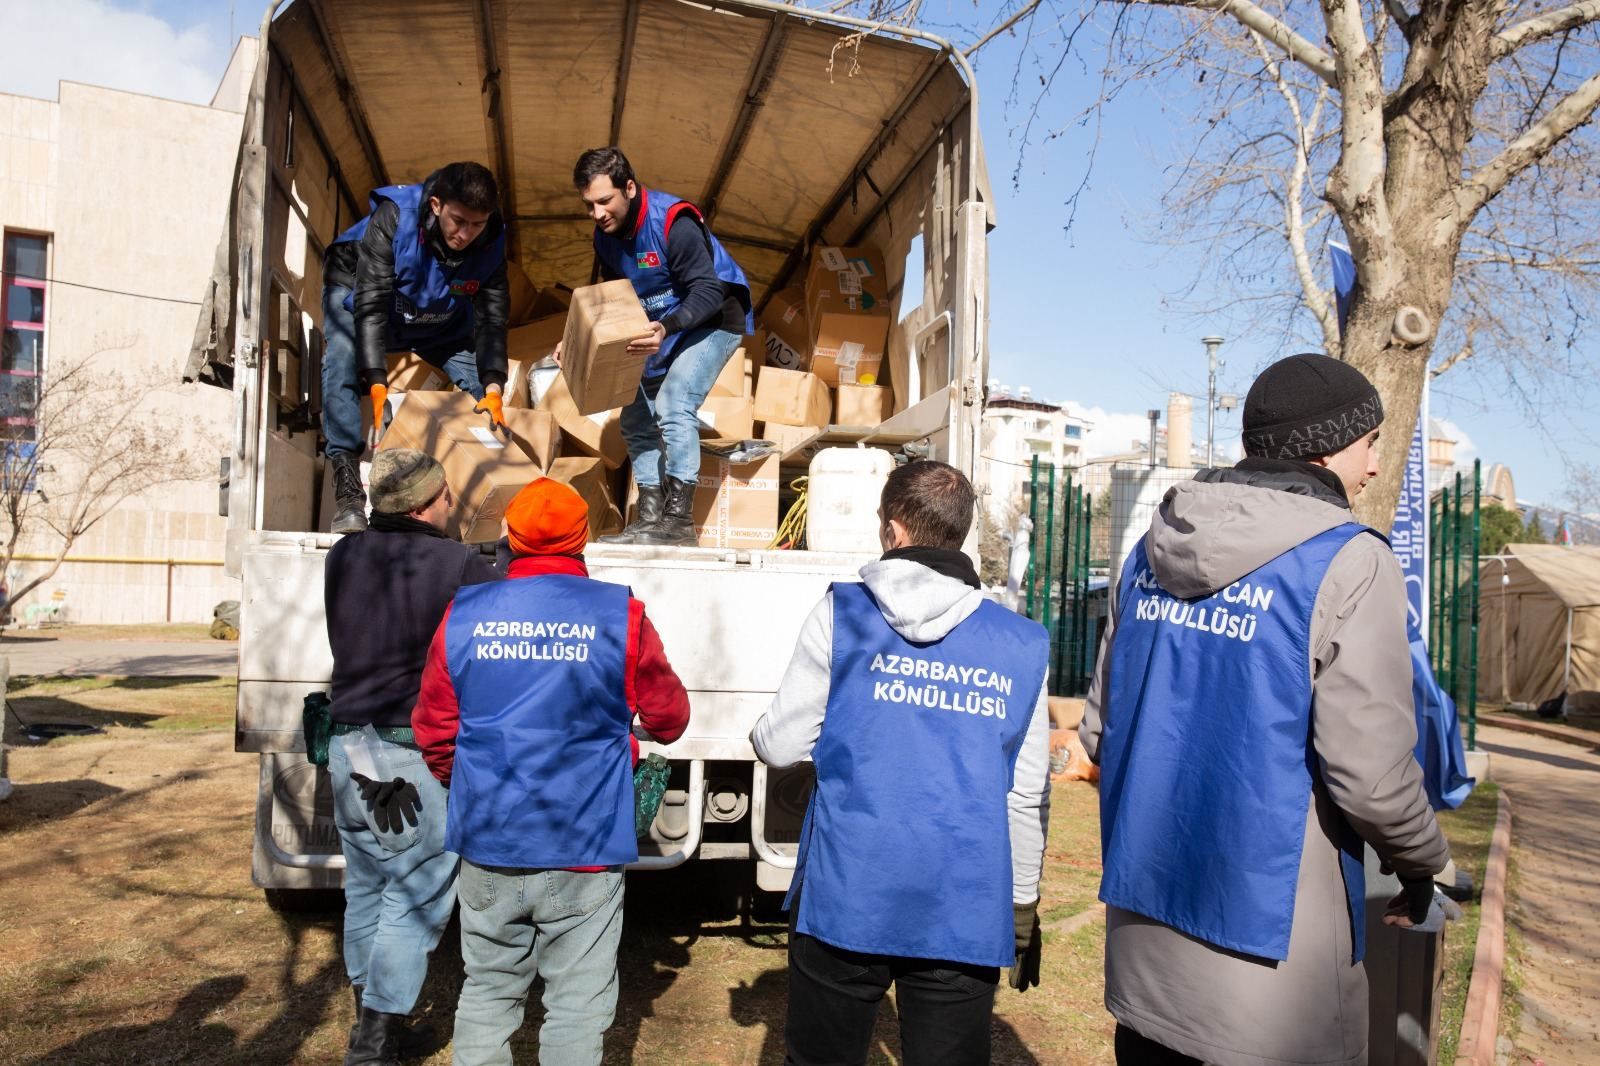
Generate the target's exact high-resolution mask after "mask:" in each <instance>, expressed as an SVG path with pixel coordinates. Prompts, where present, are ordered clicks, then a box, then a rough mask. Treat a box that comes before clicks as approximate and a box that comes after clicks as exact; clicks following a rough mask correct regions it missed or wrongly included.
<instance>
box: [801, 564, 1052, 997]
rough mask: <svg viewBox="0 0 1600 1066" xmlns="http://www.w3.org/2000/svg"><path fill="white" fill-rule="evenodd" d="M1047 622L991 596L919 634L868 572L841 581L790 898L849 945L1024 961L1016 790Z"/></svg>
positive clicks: (830, 939) (826, 936)
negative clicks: (935, 635) (1019, 945)
mask: <svg viewBox="0 0 1600 1066" xmlns="http://www.w3.org/2000/svg"><path fill="white" fill-rule="evenodd" d="M1048 647H1049V641H1048V638H1047V637H1046V636H1045V633H1044V630H1043V628H1042V627H1041V626H1040V625H1039V624H1038V623H1037V622H1032V621H1029V620H1028V619H1026V618H1023V617H1021V616H1019V615H1016V614H1013V613H1012V612H1010V611H1007V610H1006V609H1005V608H1003V607H1000V606H999V605H997V604H994V603H988V602H985V603H984V604H982V605H981V606H980V607H979V608H978V609H977V611H975V612H973V614H971V615H970V616H969V617H968V618H967V619H966V620H965V621H964V622H962V623H961V624H960V625H959V626H957V627H956V628H955V629H954V630H952V631H951V632H950V633H949V634H948V635H947V636H946V637H945V638H944V639H943V640H940V641H937V642H934V643H931V644H913V643H912V642H910V641H908V640H906V639H905V638H904V637H902V636H900V635H899V634H898V633H896V632H895V631H894V629H893V628H891V627H890V625H889V623H888V622H886V621H885V620H884V617H883V613H882V611H881V610H879V608H878V604H877V601H876V600H874V599H873V598H872V594H871V593H870V592H868V591H867V588H866V586H865V585H861V584H856V583H840V584H835V585H834V586H833V668H832V679H831V681H830V687H829V692H828V709H827V714H826V716H825V717H824V719H823V723H822V734H821V736H820V737H819V738H818V739H817V745H816V748H815V749H814V750H813V752H812V760H813V761H814V762H815V763H816V769H817V783H816V788H815V789H814V790H813V792H812V794H811V804H810V806H809V807H808V808H807V810H806V820H805V825H804V826H803V827H802V829H801V835H800V857H799V862H798V863H797V865H796V869H795V879H794V885H793V887H791V889H790V892H789V899H788V900H787V901H785V904H784V905H785V907H789V906H793V904H794V901H795V893H796V892H798V893H799V908H800V909H799V913H798V914H797V915H796V921H795V928H796V929H798V930H799V931H800V932H802V933H806V934H808V935H810V936H814V937H816V938H817V939H818V940H822V941H825V942H827V943H829V944H832V945H834V946H836V947H840V948H844V949H846V950H850V951H864V952H871V953H874V954H881V955H895V956H901V957H906V958H918V959H940V960H949V961H953V962H963V963H969V964H971V965H975V966H1010V965H1011V964H1012V963H1013V962H1014V961H1015V956H1016V949H1015V941H1014V933H1013V926H1014V923H1013V921H1012V915H1011V881H1012V877H1011V836H1010V830H1009V826H1008V823H1007V818H1006V794H1007V793H1008V792H1009V791H1010V790H1011V784H1012V773H1013V769H1014V767H1015V765H1016V761H1017V753H1018V751H1020V750H1021V748H1022V740H1023V737H1024V736H1026V735H1027V732H1028V722H1029V720H1030V719H1031V718H1032V717H1033V710H1034V707H1035V705H1036V704H1037V702H1038V699H1039V691H1040V689H1041V688H1042V687H1043V686H1044V677H1045V662H1046V659H1047V658H1048Z"/></svg>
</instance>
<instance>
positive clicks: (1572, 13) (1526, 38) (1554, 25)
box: [1491, 0, 1600, 59]
mask: <svg viewBox="0 0 1600 1066" xmlns="http://www.w3.org/2000/svg"><path fill="white" fill-rule="evenodd" d="M1597 19H1600V0H1580V2H1579V3H1576V4H1573V5H1571V6H1570V7H1560V8H1556V9H1555V10H1554V11H1543V12H1540V13H1539V14H1537V15H1534V16H1533V17H1532V18H1528V19H1523V20H1522V21H1521V22H1518V23H1516V24H1515V25H1513V26H1507V27H1506V28H1505V29H1503V30H1501V31H1500V32H1499V33H1497V34H1495V37H1494V42H1493V44H1492V46H1491V48H1492V52H1493V56H1494V58H1495V59H1499V58H1501V57H1502V56H1507V55H1510V54H1511V53H1512V52H1515V51H1516V50H1517V49H1518V48H1521V47H1522V46H1523V45H1525V44H1532V43H1533V42H1534V41H1538V40H1543V39H1544V38H1546V37H1550V36H1552V35H1554V34H1557V33H1561V32H1562V31H1564V30H1571V29H1576V28H1577V27H1579V26H1582V25H1583V24H1584V23H1586V22H1594V21H1595V20H1597Z"/></svg>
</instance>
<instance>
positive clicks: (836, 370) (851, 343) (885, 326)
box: [806, 247, 890, 385]
mask: <svg viewBox="0 0 1600 1066" xmlns="http://www.w3.org/2000/svg"><path fill="white" fill-rule="evenodd" d="M806 315H807V318H808V319H809V321H810V324H811V366H810V368H809V369H810V370H811V372H812V373H813V374H816V375H817V376H818V377H820V378H821V379H822V380H823V381H826V382H827V383H828V384H829V385H838V384H840V383H844V384H853V383H854V382H856V381H859V380H860V379H861V376H862V375H863V374H871V375H873V376H874V379H875V380H876V379H877V377H879V376H880V375H881V374H882V364H883V353H884V350H885V349H886V347H887V346H888V340H889V325H890V322H889V317H890V309H889V283H888V277H887V275H886V274H885V272H884V266H883V256H881V255H879V254H878V253H877V252H876V251H874V250H873V249H871V248H835V247H822V248H818V249H817V250H816V253H815V254H814V255H812V257H811V269H810V271H809V272H808V273H807V274H806Z"/></svg>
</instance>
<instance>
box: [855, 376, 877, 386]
mask: <svg viewBox="0 0 1600 1066" xmlns="http://www.w3.org/2000/svg"><path fill="white" fill-rule="evenodd" d="M856 383H857V384H858V385H876V384H877V383H878V375H876V374H862V375H861V376H860V377H858V378H856Z"/></svg>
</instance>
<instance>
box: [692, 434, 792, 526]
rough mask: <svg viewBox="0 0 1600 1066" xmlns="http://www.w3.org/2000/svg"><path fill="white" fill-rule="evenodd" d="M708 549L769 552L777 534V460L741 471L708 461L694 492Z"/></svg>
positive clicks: (771, 457) (744, 466)
mask: <svg viewBox="0 0 1600 1066" xmlns="http://www.w3.org/2000/svg"><path fill="white" fill-rule="evenodd" d="M694 531H695V536H696V537H697V538H698V540H699V544H700V546H701V547H704V548H765V547H766V546H767V545H768V544H771V543H772V538H773V537H775V536H777V535H778V457H777V456H776V455H769V456H768V457H767V458H765V459H762V460H760V461H758V462H754V463H742V464H740V465H738V466H735V465H733V464H732V463H730V462H728V461H726V460H724V459H714V458H712V457H711V456H709V455H707V456H704V457H703V458H702V460H701V463H700V477H699V480H698V482H697V484H696V487H695V492H694Z"/></svg>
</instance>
